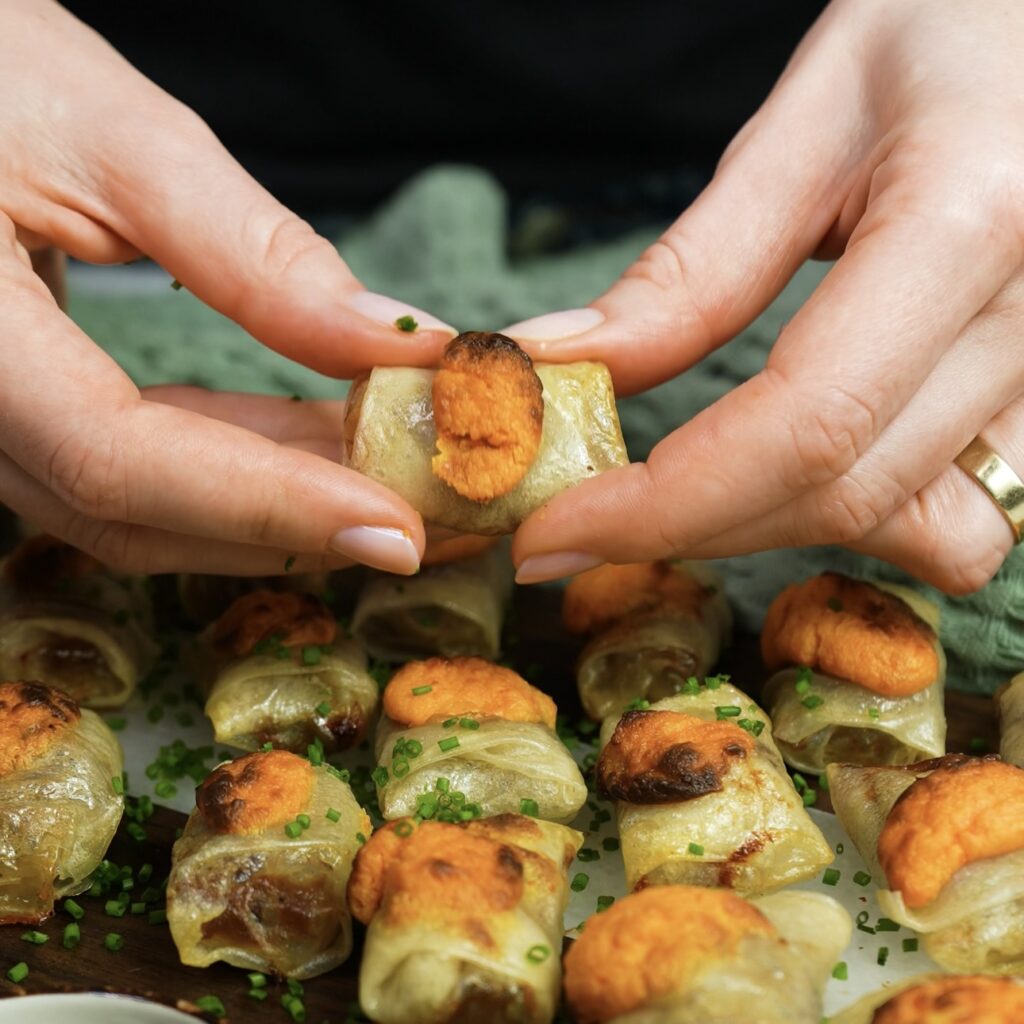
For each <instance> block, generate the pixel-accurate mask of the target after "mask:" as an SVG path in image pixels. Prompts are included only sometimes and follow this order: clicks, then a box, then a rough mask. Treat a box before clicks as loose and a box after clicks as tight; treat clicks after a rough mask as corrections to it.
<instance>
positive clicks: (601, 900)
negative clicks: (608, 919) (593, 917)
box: [597, 896, 615, 914]
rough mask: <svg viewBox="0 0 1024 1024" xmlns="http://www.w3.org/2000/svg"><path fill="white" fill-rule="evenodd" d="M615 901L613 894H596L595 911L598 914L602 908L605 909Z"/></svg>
mask: <svg viewBox="0 0 1024 1024" xmlns="http://www.w3.org/2000/svg"><path fill="white" fill-rule="evenodd" d="M614 902H615V897H614V896H598V897H597V912H598V913H599V914H600V913H601V912H602V911H603V910H607V909H608V908H609V907H610V906H611V905H612V904H613V903H614Z"/></svg>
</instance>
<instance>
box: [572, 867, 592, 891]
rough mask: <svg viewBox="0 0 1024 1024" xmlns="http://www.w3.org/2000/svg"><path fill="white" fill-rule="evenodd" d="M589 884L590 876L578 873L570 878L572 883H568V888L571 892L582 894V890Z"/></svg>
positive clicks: (583, 872) (581, 872) (582, 872)
mask: <svg viewBox="0 0 1024 1024" xmlns="http://www.w3.org/2000/svg"><path fill="white" fill-rule="evenodd" d="M589 884H590V875H588V874H587V873H586V872H585V871H578V872H577V873H576V874H575V875H573V877H572V881H571V882H570V883H569V888H570V889H572V891H573V892H583V890H584V889H586V887H587V886H588V885H589Z"/></svg>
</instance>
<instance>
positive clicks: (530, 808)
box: [519, 798, 540, 818]
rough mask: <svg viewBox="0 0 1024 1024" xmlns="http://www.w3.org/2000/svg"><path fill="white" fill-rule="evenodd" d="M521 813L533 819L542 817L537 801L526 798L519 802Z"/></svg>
mask: <svg viewBox="0 0 1024 1024" xmlns="http://www.w3.org/2000/svg"><path fill="white" fill-rule="evenodd" d="M519 813H520V814H526V815H529V816H530V817H531V818H539V817H540V808H539V807H538V806H537V801H536V800H530V799H527V798H524V799H522V800H520V801H519Z"/></svg>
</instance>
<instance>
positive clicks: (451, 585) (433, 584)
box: [352, 545, 514, 661]
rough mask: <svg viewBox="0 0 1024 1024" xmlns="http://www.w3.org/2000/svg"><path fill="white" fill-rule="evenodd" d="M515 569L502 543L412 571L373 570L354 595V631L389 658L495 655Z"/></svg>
mask: <svg viewBox="0 0 1024 1024" xmlns="http://www.w3.org/2000/svg"><path fill="white" fill-rule="evenodd" d="M513 575H514V573H513V569H512V561H511V559H510V558H509V553H508V548H507V547H506V546H505V545H501V546H500V547H498V548H494V549H492V550H490V551H487V552H486V553H484V554H482V555H479V556H477V557H475V558H470V559H467V560H465V561H456V562H450V563H448V564H445V565H433V566H429V567H428V568H424V569H421V570H420V572H418V573H417V574H416V575H415V576H393V575H391V574H390V573H380V572H375V573H372V574H370V575H369V576H368V578H367V581H366V584H365V586H364V587H363V589H362V592H361V593H360V595H359V600H358V602H357V603H356V609H355V614H354V615H353V617H352V634H353V636H355V638H356V639H357V640H358V641H359V643H360V644H362V646H363V647H364V648H365V649H366V650H367V651H368V652H369V653H370V654H371V655H372V656H373V657H375V658H381V659H383V660H385V661H408V660H410V659H412V658H425V657H429V656H430V655H433V654H440V655H444V656H445V657H449V658H451V657H456V656H458V655H476V656H478V657H481V658H490V659H494V658H496V657H497V656H498V654H499V653H500V651H501V627H502V623H503V621H504V618H505V609H506V608H507V607H508V603H509V601H510V599H511V597H512V579H513Z"/></svg>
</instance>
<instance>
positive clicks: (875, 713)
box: [868, 708, 882, 722]
mask: <svg viewBox="0 0 1024 1024" xmlns="http://www.w3.org/2000/svg"><path fill="white" fill-rule="evenodd" d="M881 717H882V712H881V711H879V710H878V708H868V718H870V719H871V720H872V721H874V722H877V721H878V719H879V718H881Z"/></svg>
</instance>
